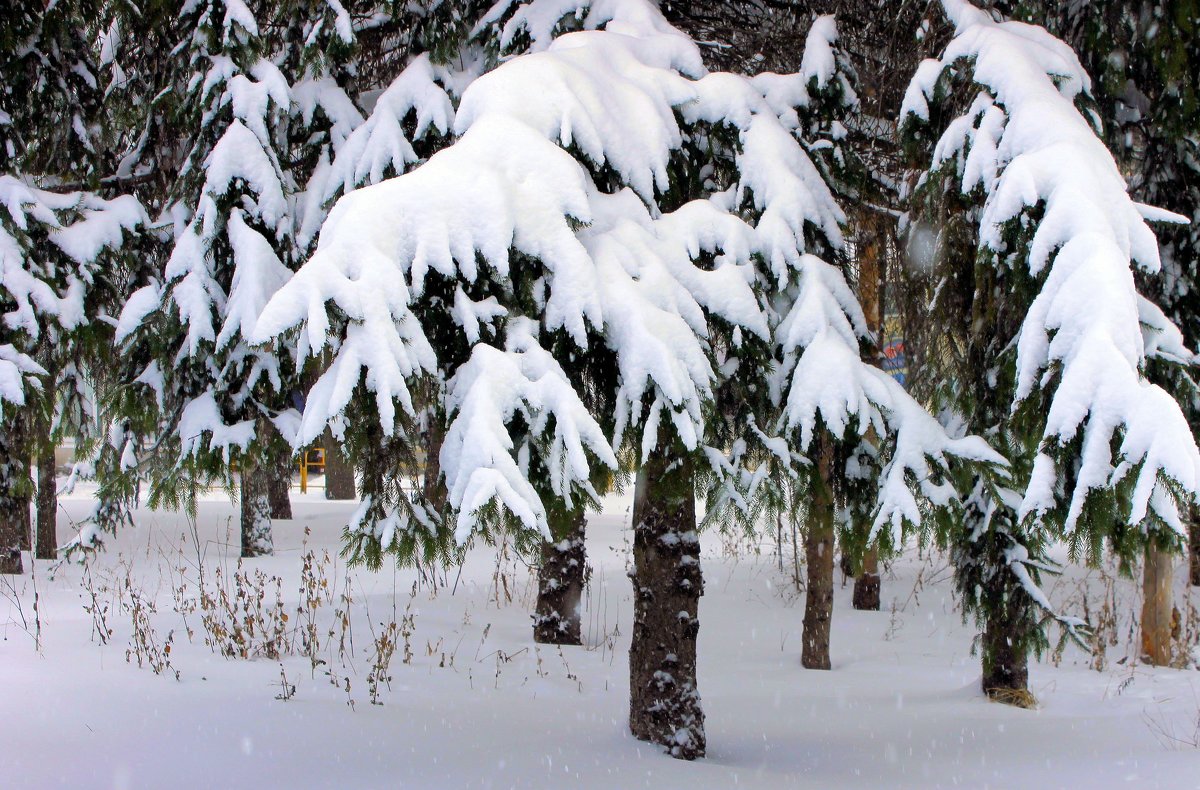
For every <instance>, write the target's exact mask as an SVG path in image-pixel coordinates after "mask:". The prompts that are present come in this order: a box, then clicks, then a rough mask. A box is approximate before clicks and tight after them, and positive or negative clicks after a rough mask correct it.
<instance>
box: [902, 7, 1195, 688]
mask: <svg viewBox="0 0 1200 790" xmlns="http://www.w3.org/2000/svg"><path fill="white" fill-rule="evenodd" d="M943 7H944V9H945V11H946V13H947V16H948V17H949V18H950V20H951V21H952V23H953V24H954V25H955V26H956V34H955V37H954V39H953V41H952V42H951V43H950V44H949V45H948V47H947V49H946V51H945V53H944V54H943V55H942V57H941V58H940V59H939V60H937V61H927V62H926V63H925V64H923V65H922V66H921V68H920V69H919V70H918V72H917V74H916V77H915V79H914V81H913V83H912V85H911V86H910V88H909V92H908V94H907V96H906V100H905V118H904V133H905V135H906V137H907V139H908V140H909V142H910V144H911V145H912V146H913V150H914V151H915V152H917V155H918V156H920V157H930V155H932V157H931V160H930V159H925V160H924V161H925V162H926V163H927V164H926V165H925V166H926V167H927V170H926V172H925V174H924V175H922V176H921V179H920V181H919V182H918V185H917V187H916V190H915V191H914V193H913V196H912V216H913V224H912V225H911V228H910V231H909V238H910V249H911V250H912V252H913V254H914V257H916V258H917V259H919V260H925V261H928V262H929V264H930V266H932V267H933V270H934V278H933V279H934V282H935V284H936V286H935V287H936V291H935V295H934V301H933V309H934V310H935V311H936V314H937V315H938V317H939V319H940V320H941V321H942V322H943V326H945V327H947V328H948V329H949V330H950V332H949V335H948V337H947V339H946V342H945V343H944V345H943V348H942V349H941V350H942V353H943V358H942V359H941V360H937V362H939V363H941V364H942V367H941V368H940V370H939V371H938V372H939V373H940V375H941V376H942V381H943V383H942V385H941V386H940V387H938V388H937V390H936V391H935V392H933V393H931V394H932V396H933V397H934V399H935V404H936V406H937V407H938V408H939V409H944V410H946V411H947V412H949V413H950V414H953V415H955V416H956V417H957V418H958V419H961V420H962V421H963V423H964V424H965V425H966V426H967V428H968V429H969V430H973V431H976V432H978V433H981V434H982V435H984V436H986V437H988V439H989V441H991V442H992V444H993V446H995V447H996V448H997V449H999V450H1000V451H1001V452H1002V453H1003V454H1004V455H1005V456H1006V457H1007V458H1008V459H1009V461H1010V462H1011V467H1010V479H1009V480H1000V479H997V478H994V477H990V476H988V475H975V476H974V478H973V483H972V484H971V485H973V493H972V496H971V498H970V499H969V500H968V503H967V515H966V518H965V519H964V520H962V521H961V522H960V523H958V524H956V525H954V526H952V528H951V532H950V534H949V540H950V543H951V545H952V547H953V554H952V556H953V561H954V564H955V568H956V580H957V585H958V588H959V592H960V595H961V596H962V598H963V601H964V604H965V609H964V612H965V614H967V615H973V616H975V618H976V619H977V621H978V622H979V623H980V625H982V626H983V629H984V634H983V638H982V645H981V646H982V654H983V666H984V672H983V688H984V691H986V692H987V693H988V694H989V695H991V696H994V697H996V698H1000V699H1004V700H1006V701H1018V702H1020V701H1025V700H1027V699H1028V689H1027V686H1028V671H1027V668H1026V660H1027V656H1028V654H1029V653H1030V652H1035V651H1038V650H1040V649H1041V648H1042V646H1043V645H1045V643H1046V634H1045V613H1046V612H1047V611H1048V610H1049V604H1048V601H1047V600H1046V599H1045V596H1044V595H1043V594H1042V593H1041V592H1040V590H1039V589H1038V588H1037V586H1036V582H1037V578H1038V575H1039V571H1040V570H1044V569H1047V568H1052V566H1051V565H1050V564H1049V563H1047V561H1046V560H1045V558H1044V556H1043V548H1044V546H1045V544H1046V542H1047V541H1048V540H1050V539H1054V538H1060V539H1064V540H1066V541H1067V542H1068V544H1069V545H1070V546H1071V549H1072V552H1073V554H1074V555H1075V556H1087V557H1089V558H1093V559H1094V558H1095V557H1096V556H1097V555H1098V554H1099V552H1100V549H1101V546H1102V545H1103V544H1104V543H1105V542H1106V541H1107V542H1108V543H1109V544H1110V545H1111V547H1112V549H1113V550H1114V551H1115V552H1116V553H1117V555H1118V556H1121V557H1123V558H1128V557H1130V556H1131V552H1133V551H1135V550H1136V549H1137V548H1139V547H1140V546H1142V545H1144V542H1145V541H1146V540H1151V541H1155V542H1158V543H1160V544H1162V545H1173V546H1176V547H1177V546H1178V545H1179V541H1180V540H1181V538H1182V532H1183V526H1182V521H1181V519H1180V513H1179V507H1180V504H1181V503H1182V502H1183V501H1185V499H1186V497H1188V496H1191V495H1194V493H1195V491H1196V488H1197V485H1198V483H1200V479H1198V474H1200V468H1198V463H1200V456H1198V454H1197V451H1196V446H1195V443H1194V442H1193V441H1192V439H1191V434H1190V432H1189V430H1188V429H1187V426H1186V423H1185V421H1184V419H1183V416H1182V414H1181V413H1180V410H1179V408H1178V406H1177V405H1176V404H1175V402H1174V401H1173V399H1172V398H1171V396H1170V395H1169V394H1168V393H1166V392H1165V391H1164V390H1162V389H1161V388H1159V387H1158V386H1155V385H1153V384H1151V383H1150V382H1149V381H1147V378H1146V373H1147V368H1148V367H1149V366H1150V364H1151V363H1152V360H1154V359H1155V358H1158V359H1162V360H1166V359H1168V358H1169V357H1170V356H1173V355H1175V352H1178V345H1177V344H1174V343H1154V344H1152V343H1147V342H1146V341H1145V339H1144V338H1143V332H1142V324H1143V323H1146V324H1151V325H1153V324H1161V325H1162V327H1163V329H1162V331H1161V332H1159V333H1158V334H1159V336H1160V337H1162V338H1166V339H1170V338H1171V337H1174V338H1176V339H1177V338H1178V332H1177V330H1176V331H1175V332H1174V333H1172V332H1171V331H1170V328H1169V326H1168V322H1166V321H1165V320H1163V319H1162V316H1161V312H1159V311H1158V310H1157V308H1154V307H1153V305H1151V304H1150V303H1149V302H1148V301H1146V300H1145V299H1143V298H1141V297H1140V296H1139V295H1138V294H1137V291H1136V288H1135V284H1134V275H1133V272H1132V266H1133V265H1134V264H1137V265H1139V266H1141V267H1142V268H1143V269H1144V270H1145V271H1147V272H1154V271H1156V270H1157V269H1158V268H1159V265H1160V264H1159V254H1158V245H1157V241H1156V239H1155V237H1154V234H1153V232H1152V231H1151V230H1150V228H1149V226H1148V225H1147V224H1146V218H1149V219H1164V218H1169V216H1168V215H1166V214H1165V213H1164V212H1162V211H1159V210H1156V209H1150V208H1147V207H1145V206H1139V205H1138V204H1135V203H1134V202H1133V201H1132V200H1131V199H1130V198H1129V197H1128V195H1127V194H1126V192H1125V187H1124V182H1123V179H1122V178H1121V174H1120V172H1119V170H1118V169H1117V166H1116V164H1115V162H1114V161H1113V158H1112V156H1111V154H1109V152H1108V150H1107V149H1106V148H1105V147H1104V144H1103V143H1102V142H1101V141H1100V139H1099V138H1098V137H1097V134H1096V130H1095V129H1094V127H1093V126H1092V124H1091V122H1090V120H1089V119H1090V118H1091V117H1094V116H1092V115H1091V114H1090V113H1088V111H1087V108H1088V106H1089V102H1090V97H1089V95H1088V92H1087V88H1088V85H1089V81H1088V78H1087V75H1086V73H1085V72H1084V71H1083V69H1082V67H1081V65H1080V63H1079V61H1078V59H1077V58H1076V57H1075V55H1074V53H1073V52H1072V51H1071V49H1070V48H1069V47H1068V46H1066V45H1065V44H1063V42H1061V41H1059V40H1057V39H1055V38H1053V37H1052V36H1050V35H1049V34H1048V33H1046V31H1045V30H1043V29H1040V28H1036V27H1032V26H1028V25H1021V24H1018V23H997V22H995V21H993V19H992V18H991V16H989V15H988V14H986V13H984V12H982V11H980V10H979V9H977V8H975V7H974V6H971V5H970V4H969V3H966V2H962V1H961V0H944V2H943ZM964 108H965V113H964V112H963V110H964ZM930 363H933V360H931V361H930ZM980 382H986V383H987V385H988V386H987V387H986V388H981V387H980V385H979V383H980ZM1064 622H1065V623H1066V624H1067V626H1068V627H1069V628H1071V627H1073V626H1074V625H1076V623H1075V621H1072V620H1070V619H1067V618H1064Z"/></svg>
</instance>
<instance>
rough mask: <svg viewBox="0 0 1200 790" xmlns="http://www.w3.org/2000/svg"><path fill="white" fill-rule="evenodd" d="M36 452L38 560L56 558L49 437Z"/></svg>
mask: <svg viewBox="0 0 1200 790" xmlns="http://www.w3.org/2000/svg"><path fill="white" fill-rule="evenodd" d="M44 438H45V439H46V441H45V442H44V443H43V444H42V445H41V449H40V450H39V452H38V468H37V471H38V485H37V539H36V541H35V542H36V546H35V548H36V550H37V558H38V559H39V560H52V559H54V558H55V557H57V556H58V488H57V485H58V483H57V480H56V479H55V478H56V475H55V467H54V444H53V443H52V442H50V441H49V437H44Z"/></svg>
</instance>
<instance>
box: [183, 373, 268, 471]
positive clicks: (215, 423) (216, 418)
mask: <svg viewBox="0 0 1200 790" xmlns="http://www.w3.org/2000/svg"><path fill="white" fill-rule="evenodd" d="M178 433H179V441H180V445H181V449H180V455H181V456H188V455H194V454H198V453H199V452H200V451H201V449H202V448H204V447H205V445H207V447H208V449H209V450H220V451H221V454H222V456H223V457H224V459H225V462H226V463H228V462H229V459H230V457H231V454H232V452H233V451H234V450H244V449H246V447H248V446H249V445H250V443H251V442H252V441H254V420H243V421H242V422H237V423H234V424H233V425H227V424H226V423H225V420H224V419H223V418H222V417H221V409H220V407H219V406H218V405H217V398H216V395H215V394H214V392H213V391H212V390H211V389H210V390H208V391H206V392H205V393H204V394H202V395H200V396H198V397H195V398H192V399H191V400H190V401H188V404H187V406H185V407H184V409H183V413H182V415H180V417H179V428H178Z"/></svg>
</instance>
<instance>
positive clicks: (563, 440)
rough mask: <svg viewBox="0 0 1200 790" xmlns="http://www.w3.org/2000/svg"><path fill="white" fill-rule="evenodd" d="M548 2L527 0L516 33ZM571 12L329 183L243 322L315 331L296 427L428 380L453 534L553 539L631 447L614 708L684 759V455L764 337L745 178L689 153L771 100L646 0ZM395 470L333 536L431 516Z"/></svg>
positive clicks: (694, 562)
mask: <svg viewBox="0 0 1200 790" xmlns="http://www.w3.org/2000/svg"><path fill="white" fill-rule="evenodd" d="M539 8H540V9H541V10H540V11H539ZM548 8H549V6H547V5H542V4H534V5H529V6H522V7H521V9H520V11H521V13H523V14H525V15H526V17H525V18H527V19H529V20H531V21H530V24H531V27H530V30H532V31H535V32H536V31H538V30H542V29H543V28H544V26H542V25H539V24H532V23H533V22H534V21H537V20H540V19H542V18H543V17H542V16H539V14H541V13H544V12H545V11H546V9H548ZM514 18H516V17H514ZM554 19H555V20H560V19H561V17H554ZM575 19H577V20H578V21H577V24H578V26H579V27H581V28H583V29H584V30H583V31H582V32H576V33H569V34H566V35H561V36H559V37H557V38H555V39H554V40H553V41H552V42H550V43H548V45H547V46H546V47H544V48H542V49H543V51H539V52H535V53H532V54H528V55H523V56H520V57H516V58H513V59H512V60H510V61H508V62H506V63H504V64H503V65H502V66H500V67H499V68H497V69H496V70H495V71H493V72H491V73H490V74H488V75H485V76H484V77H481V78H479V79H478V80H476V81H475V82H474V83H473V84H472V85H471V86H470V87H469V88H468V89H467V90H466V91H465V93H464V95H463V99H462V104H461V106H460V108H459V112H458V114H457V118H456V121H455V129H456V132H457V133H458V134H459V135H460V139H459V140H458V141H457V142H456V143H455V144H454V145H452V146H451V147H450V148H448V149H446V150H444V151H442V152H440V153H438V154H435V155H434V156H433V157H431V158H430V160H429V161H428V162H427V163H425V164H424V165H423V166H421V167H419V168H418V169H416V170H415V171H413V172H411V173H409V174H407V175H404V176H401V177H399V178H396V179H392V180H389V181H385V182H383V183H381V184H379V185H377V186H374V187H370V188H367V189H363V190H359V191H357V192H355V193H352V194H350V195H348V196H346V197H345V198H343V199H342V200H341V201H340V202H339V204H338V206H337V207H336V208H335V210H334V211H333V213H332V214H331V216H330V218H329V220H328V221H327V223H326V224H325V227H324V228H323V231H322V236H321V240H320V243H319V245H318V249H317V252H316V254H315V255H314V257H313V258H312V260H311V261H310V262H309V263H308V264H307V265H306V266H305V267H303V268H302V269H301V271H300V272H299V273H298V275H297V276H296V278H295V279H294V280H293V281H292V282H291V283H289V284H288V285H287V286H286V287H285V288H284V289H282V290H281V291H280V293H279V294H278V295H277V296H276V297H275V299H273V300H272V302H271V304H270V305H268V308H267V310H266V311H265V312H264V314H263V316H262V318H261V320H260V324H259V331H260V337H261V338H263V339H266V338H268V337H270V336H272V335H275V334H279V333H281V332H283V331H286V330H287V329H288V328H289V327H291V326H294V325H295V324H297V323H300V324H301V325H302V327H303V329H302V332H301V335H300V337H301V342H302V347H301V352H302V353H303V354H304V355H310V354H313V353H321V352H322V351H323V350H324V349H325V348H326V347H327V346H332V353H333V357H334V359H333V363H332V365H331V366H330V368H329V370H328V371H327V372H326V373H325V375H323V376H322V378H321V380H320V381H319V382H318V383H317V385H316V387H315V388H314V393H315V392H318V391H320V393H321V397H314V396H313V395H310V397H309V401H308V403H309V408H308V409H306V413H305V415H304V418H303V422H302V425H303V428H302V432H301V437H302V440H303V437H304V436H305V435H306V434H307V435H310V436H311V435H316V432H319V431H320V430H321V429H322V427H323V425H324V424H325V423H327V422H328V421H329V419H330V418H331V417H336V416H338V415H341V414H344V415H346V416H347V418H348V419H347V423H348V424H349V425H350V426H351V427H353V426H354V425H355V424H356V422H357V421H356V420H354V419H350V418H349V415H350V413H351V411H352V410H354V409H360V410H362V412H367V413H370V412H374V414H373V416H374V417H375V421H374V424H375V425H376V426H377V427H376V428H375V430H376V432H377V435H379V434H382V435H384V436H396V435H398V434H399V433H400V432H403V431H407V432H408V433H409V435H411V432H412V431H413V430H414V429H415V426H416V416H417V414H416V409H415V407H414V405H413V396H412V390H413V388H414V386H416V384H417V383H419V382H421V381H423V380H425V379H426V378H428V377H431V376H444V377H445V378H446V380H447V382H448V392H447V398H446V408H447V413H448V414H449V415H450V418H451V422H450V426H449V430H448V431H447V438H446V442H445V444H444V445H443V448H442V451H441V454H440V460H441V464H442V470H443V473H444V474H445V477H446V483H447V490H448V502H449V505H450V506H451V508H452V509H453V510H454V511H456V513H457V517H456V526H455V531H456V537H457V538H458V540H459V541H460V542H461V541H465V540H467V539H469V538H470V536H471V535H473V534H480V533H483V534H486V533H487V532H489V531H490V530H492V529H493V528H494V526H495V525H496V524H497V523H498V522H499V521H501V520H503V521H504V522H505V523H507V524H508V525H510V526H511V525H513V524H514V523H515V524H519V525H520V526H521V527H522V528H523V530H524V531H525V534H531V533H532V534H533V535H540V536H541V537H542V538H549V537H551V536H552V535H553V534H554V532H555V524H552V523H551V522H552V521H554V522H557V521H558V515H559V514H564V515H565V514H568V513H570V512H571V511H573V510H575V509H577V508H578V507H579V506H580V504H581V503H587V502H589V501H591V500H593V499H594V497H595V488H594V482H593V479H594V477H595V476H596V474H597V472H599V473H600V474H601V475H602V476H603V475H605V474H607V472H606V471H605V470H606V469H611V468H612V467H614V466H615V465H616V456H615V454H614V453H613V449H612V448H610V447H609V444H608V438H609V437H608V434H610V433H611V434H612V435H614V436H615V441H614V446H615V447H617V448H629V451H630V452H631V453H632V454H633V456H634V458H637V459H639V460H640V467H641V470H640V474H639V482H638V491H637V495H636V504H635V565H636V570H635V597H636V601H637V603H636V606H637V611H636V614H635V626H634V644H633V647H632V649H631V687H632V699H631V716H630V723H631V727H632V729H633V731H634V733H635V735H637V736H638V737H640V738H644V739H647V740H650V741H653V742H657V743H661V744H663V745H665V746H667V747H668V748H670V750H671V752H672V754H674V755H676V756H679V757H684V758H693V757H697V756H700V755H702V754H703V752H704V735H703V714H702V713H701V711H700V708H699V696H698V694H697V692H696V682H695V670H696V655H695V639H696V634H697V631H698V621H697V619H696V614H697V604H698V599H699V594H700V592H701V588H702V581H701V576H700V568H699V562H698V548H699V544H698V541H697V539H696V517H695V508H694V501H695V495H696V477H695V470H696V468H697V467H705V468H707V467H708V466H709V459H710V458H712V457H713V454H714V453H715V454H717V455H719V453H718V452H717V451H712V452H706V447H707V448H708V449H709V450H712V445H707V444H706V442H707V438H708V437H707V434H708V432H709V426H710V421H709V416H710V415H712V414H713V413H714V411H715V409H716V406H717V404H716V392H717V390H718V388H719V385H721V384H722V383H723V381H725V380H726V379H729V378H730V377H731V373H732V371H734V370H736V369H737V366H738V364H739V361H740V360H739V359H738V354H739V349H740V348H741V346H743V345H744V346H745V347H747V348H749V347H757V348H758V350H759V353H760V356H761V360H762V361H763V362H765V361H766V360H767V359H768V358H769V355H770V349H769V344H768V342H767V339H768V335H769V328H768V325H767V319H766V316H765V314H764V313H763V311H762V309H761V305H760V302H759V297H758V296H757V295H756V293H755V290H754V288H753V286H752V284H753V282H754V281H755V279H756V273H755V270H754V267H753V265H752V264H751V257H752V256H753V255H754V253H755V251H756V250H757V248H758V241H757V236H756V234H755V232H754V229H753V228H752V227H751V226H749V225H747V224H746V223H745V222H744V221H742V220H741V218H740V217H738V216H737V215H736V213H735V211H736V207H737V203H738V201H739V200H740V199H741V197H745V198H746V199H749V192H746V193H745V194H744V195H742V196H739V195H738V194H735V193H734V192H729V191H726V190H728V189H729V188H731V187H732V186H733V182H732V180H731V178H730V176H731V174H730V173H728V172H724V173H717V172H716V170H715V169H714V168H712V167H710V166H708V158H707V155H706V152H708V151H709V150H710V149H711V148H712V147H714V146H724V147H725V148H726V149H728V150H731V151H732V150H733V149H734V147H735V145H734V144H735V143H736V140H737V137H738V134H739V133H740V129H741V128H742V127H747V128H749V126H750V125H751V124H752V123H753V122H754V121H756V120H758V121H761V122H762V123H763V124H774V125H775V127H777V128H778V127H780V121H779V120H778V118H777V115H776V112H775V111H774V110H773V109H772V106H773V105H772V104H771V103H770V102H769V101H768V100H767V98H766V97H765V95H764V90H766V88H765V87H755V86H754V85H752V84H751V83H749V82H748V81H746V80H744V79H742V78H739V77H735V76H733V75H711V76H710V77H707V78H705V79H694V78H699V77H702V76H703V75H704V71H703V68H702V66H701V64H700V59H699V53H698V52H697V50H696V48H695V46H694V45H693V44H692V43H691V42H690V41H689V40H688V39H686V37H684V36H682V35H680V34H679V33H678V32H677V31H675V30H673V29H672V28H670V26H668V25H667V24H666V23H665V22H664V20H663V19H662V17H661V15H660V14H659V13H658V12H657V9H655V8H654V6H653V5H650V4H648V3H645V2H642V0H627V1H626V2H619V3H605V4H600V5H597V6H595V7H592V8H589V9H586V10H583V11H582V12H581V13H580V14H579V15H578V16H577V17H575ZM556 25H557V21H556V22H553V23H550V25H549V27H548V28H545V29H547V30H553V29H554V27H555V26H556ZM531 40H535V41H536V40H540V39H539V38H538V36H534V35H531ZM685 75H686V76H685ZM532 86H536V90H535V89H534V88H533V87H532ZM518 97H519V98H518ZM780 107H781V109H780V111H781V112H783V111H784V110H783V109H782V105H780ZM614 108H620V110H621V111H620V112H617V111H615V110H614ZM781 134H782V135H783V137H784V139H787V140H789V141H791V137H790V136H789V135H788V134H787V133H786V132H781ZM722 136H723V137H725V139H726V142H725V143H720V142H719V140H718V138H719V137H722ZM790 144H791V145H793V146H794V145H795V144H794V141H791V142H790ZM801 153H802V152H801ZM758 165H759V170H760V171H769V170H770V169H771V168H768V167H764V166H763V163H762V161H761V160H759V161H758ZM761 178H764V179H769V172H762V173H761ZM818 183H819V179H818ZM767 189H768V186H767V185H766V184H764V185H763V186H762V191H763V192H764V197H763V198H762V199H763V201H764V205H766V201H767V198H766V197H765V192H766V191H767ZM756 194H757V192H756ZM806 195H807V192H805V193H804V195H803V196H799V197H798V196H796V195H795V194H794V193H792V192H789V193H788V196H787V197H791V198H795V199H799V200H803V199H805V197H804V196H806ZM787 197H785V198H781V200H783V199H787ZM783 210H784V209H783V207H782V206H780V207H778V208H776V213H777V214H778V213H780V212H782V211H783ZM330 301H332V302H334V306H333V310H330V309H329V308H328V307H327V306H326V305H327V303H328V302H330ZM447 307H450V308H451V311H452V315H453V316H454V318H455V320H456V322H457V325H458V328H457V332H456V334H455V335H454V336H449V337H431V336H430V334H429V332H428V331H427V326H426V322H425V320H424V319H423V316H428V315H430V314H431V313H434V312H435V311H436V312H444V311H445V310H446V308H447ZM739 344H741V345H739ZM435 349H436V351H437V353H436V354H435V353H434V351H435ZM718 355H720V357H721V360H720V361H721V364H720V365H718ZM765 370H766V365H765V364H763V365H759V366H751V365H747V366H746V370H744V371H743V372H742V376H741V377H742V379H743V380H744V381H745V382H746V386H747V388H749V386H750V385H751V384H752V379H753V378H754V377H755V376H762V378H761V379H760V382H761V388H760V389H761V391H762V392H764V393H765V392H766V391H767V383H766V381H765V375H764V374H763V373H761V372H759V371H765ZM593 399H595V400H593ZM597 403H598V404H612V405H611V406H610V407H609V408H607V409H605V408H600V409H596V408H595V404H597ZM593 409H594V411H593V412H592V413H589V412H590V411H592V410H593ZM609 418H612V419H613V420H614V422H613V423H612V424H611V431H610V430H608V428H607V427H606V426H605V425H603V422H604V421H605V420H607V419H609ZM743 422H744V421H743ZM743 429H744V430H746V429H745V426H744V424H743ZM714 466H716V467H720V464H714ZM542 470H544V471H542ZM723 473H724V471H723V470H722V474H723ZM402 493H403V492H401V491H400V489H399V486H398V485H395V486H393V487H392V488H391V489H390V490H385V491H381V492H380V494H381V496H379V497H371V498H370V499H369V500H368V501H365V502H364V505H363V508H362V509H361V511H360V514H359V518H358V519H357V520H356V523H355V525H354V526H355V527H356V529H355V531H354V532H353V533H352V540H353V541H355V543H353V544H352V545H354V546H356V547H359V548H358V549H357V550H358V551H360V552H361V553H362V554H364V555H366V556H367V557H368V558H370V557H371V554H370V552H374V556H375V557H376V558H377V557H378V552H379V551H380V550H381V549H387V548H394V547H396V546H397V545H398V544H399V545H400V548H401V551H403V550H404V547H403V541H405V540H409V541H414V540H417V539H419V538H420V536H421V535H422V533H423V532H424V531H427V530H428V529H429V526H428V524H427V522H426V521H425V516H426V514H425V510H424V508H423V507H422V503H421V502H420V501H419V500H413V499H408V498H405V497H403V496H402ZM389 494H390V495H391V496H390V497H389V496H388V495H389ZM564 521H566V519H564ZM372 547H373V548H372ZM681 613H684V615H686V616H683V615H681Z"/></svg>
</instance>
